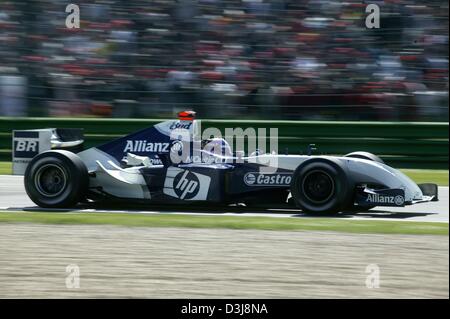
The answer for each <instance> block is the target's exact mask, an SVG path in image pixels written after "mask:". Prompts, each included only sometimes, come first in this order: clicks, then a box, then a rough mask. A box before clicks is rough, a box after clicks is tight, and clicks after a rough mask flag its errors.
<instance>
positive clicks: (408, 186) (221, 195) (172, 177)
mask: <svg viewBox="0 0 450 319" xmlns="http://www.w3.org/2000/svg"><path fill="white" fill-rule="evenodd" d="M199 122H200V121H198V120H195V113H194V112H181V113H180V114H179V118H178V119H177V120H170V121H165V122H162V123H159V124H157V125H155V126H153V127H150V128H147V129H144V130H141V131H139V132H136V133H133V134H130V135H127V136H125V137H122V138H119V139H117V140H114V141H111V142H109V143H106V144H103V145H100V146H98V147H93V148H90V149H87V150H84V151H82V152H79V153H77V154H75V153H72V152H69V151H67V150H53V151H46V152H43V153H40V154H39V155H37V156H35V157H34V158H33V160H32V161H31V162H30V164H29V165H28V167H27V169H26V172H25V179H24V180H25V188H26V191H27V194H28V196H29V197H30V198H31V200H33V202H35V203H36V204H37V205H39V206H41V207H47V208H63V207H73V206H75V205H76V204H77V203H80V202H85V203H86V202H99V201H100V202H101V201H115V200H119V201H121V202H125V203H131V202H140V203H144V204H145V203H148V204H150V203H159V204H161V203H178V204H179V203H199V202H203V203H210V202H212V203H215V204H217V205H219V204H223V205H229V204H245V205H247V206H249V205H250V206H251V205H263V206H264V207H267V208H276V207H278V208H281V207H286V205H291V206H296V207H298V208H300V209H301V210H302V211H304V212H306V213H317V214H319V213H336V212H340V211H363V210H367V209H370V208H373V207H375V206H397V207H398V206H405V205H411V204H416V203H420V202H427V201H437V200H438V188H437V186H436V185H435V184H420V185H417V184H416V183H414V182H413V181H412V180H411V179H409V178H408V177H407V176H405V175H404V174H403V173H401V172H400V171H398V170H396V169H394V168H392V167H389V166H388V165H386V164H384V163H383V161H382V160H381V159H380V158H379V157H377V156H375V155H373V154H371V153H367V152H354V153H350V154H347V155H345V156H315V155H280V154H273V153H261V152H258V151H256V152H253V154H250V155H247V156H246V155H245V154H243V152H242V151H241V152H239V151H235V152H232V150H231V147H230V146H229V145H228V143H227V142H226V140H225V139H221V138H208V139H205V140H201V139H200V140H198V139H196V138H195V137H194V136H196V133H195V132H196V130H197V129H198V124H199ZM175 132H176V134H174V133H175ZM208 146H209V147H208ZM186 150H190V152H191V153H189V152H184V151H186ZM217 150H219V151H217ZM184 153H187V154H189V155H188V156H185V155H183V154H184ZM174 154H175V155H176V156H174ZM192 154H197V155H196V156H192ZM177 156H178V157H177Z"/></svg>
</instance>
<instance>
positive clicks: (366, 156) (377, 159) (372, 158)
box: [344, 151, 384, 164]
mask: <svg viewBox="0 0 450 319" xmlns="http://www.w3.org/2000/svg"><path fill="white" fill-rule="evenodd" d="M344 157H352V158H361V159H365V160H369V161H374V162H377V163H381V164H384V161H383V160H382V159H381V158H380V157H378V156H377V155H375V154H372V153H369V152H362V151H358V152H352V153H348V154H346V155H344Z"/></svg>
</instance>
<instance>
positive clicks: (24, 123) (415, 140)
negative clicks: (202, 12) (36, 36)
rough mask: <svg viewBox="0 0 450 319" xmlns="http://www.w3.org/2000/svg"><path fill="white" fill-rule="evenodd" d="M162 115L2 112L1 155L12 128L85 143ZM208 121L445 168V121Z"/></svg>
mask: <svg viewBox="0 0 450 319" xmlns="http://www.w3.org/2000/svg"><path fill="white" fill-rule="evenodd" d="M161 121H163V120H161V119H157V120H156V119H155V120H153V119H146V120H142V119H97V118H81V119H80V118H1V117H0V160H1V161H11V140H12V131H13V130H29V129H42V128H49V127H59V128H80V127H82V128H84V135H85V147H86V148H88V147H92V146H95V145H99V144H101V143H104V142H107V141H110V140H112V139H114V138H117V137H120V136H123V135H125V134H128V133H131V132H134V131H137V130H139V129H143V128H145V127H149V126H152V125H154V124H156V123H159V122H161ZM207 127H217V128H219V129H220V130H221V131H222V133H225V128H236V127H241V128H243V129H245V128H247V127H253V128H255V129H258V128H266V129H268V128H270V127H276V128H278V135H279V152H280V153H283V152H284V151H285V150H286V149H288V150H289V153H290V154H301V153H303V154H305V153H306V148H307V146H308V144H310V143H314V144H316V146H317V147H318V151H317V154H330V155H331V154H333V155H337V154H345V153H349V152H352V151H357V150H364V151H368V152H372V153H375V154H377V155H379V156H381V157H382V158H383V159H384V160H385V161H386V162H387V163H388V164H389V165H392V166H394V167H401V168H440V169H448V144H449V143H448V142H449V132H448V128H449V127H448V123H429V122H424V123H411V122H344V121H340V122H322V121H250V120H248V121H246V120H236V121H235V120H202V128H207ZM267 132H268V130H267Z"/></svg>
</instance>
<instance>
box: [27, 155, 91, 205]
mask: <svg viewBox="0 0 450 319" xmlns="http://www.w3.org/2000/svg"><path fill="white" fill-rule="evenodd" d="M24 182H25V190H26V192H27V194H28V196H29V197H30V199H31V200H32V201H33V202H34V203H35V204H37V205H38V206H40V207H46V208H66V207H72V206H74V205H76V204H77V203H78V202H80V201H81V200H83V199H84V197H85V194H86V191H87V188H88V185H89V176H88V172H87V168H86V166H85V165H84V163H83V161H82V160H81V159H80V158H79V157H78V156H77V155H76V154H73V153H71V152H69V151H63V150H58V151H48V152H44V153H41V154H39V155H37V156H36V157H35V158H33V160H32V161H31V162H30V164H29V165H28V167H27V169H26V171H25V179H24Z"/></svg>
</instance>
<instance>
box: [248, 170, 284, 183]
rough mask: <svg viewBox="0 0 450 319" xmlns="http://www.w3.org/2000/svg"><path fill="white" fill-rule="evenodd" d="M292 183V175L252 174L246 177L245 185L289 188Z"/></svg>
mask: <svg viewBox="0 0 450 319" xmlns="http://www.w3.org/2000/svg"><path fill="white" fill-rule="evenodd" d="M291 181H292V175H291V174H290V173H276V174H263V173H257V172H251V173H247V174H245V175H244V183H245V184H246V185H247V186H271V185H278V186H279V185H284V186H289V185H290V184H291Z"/></svg>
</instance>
